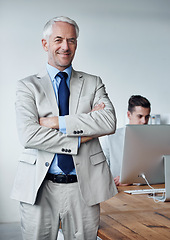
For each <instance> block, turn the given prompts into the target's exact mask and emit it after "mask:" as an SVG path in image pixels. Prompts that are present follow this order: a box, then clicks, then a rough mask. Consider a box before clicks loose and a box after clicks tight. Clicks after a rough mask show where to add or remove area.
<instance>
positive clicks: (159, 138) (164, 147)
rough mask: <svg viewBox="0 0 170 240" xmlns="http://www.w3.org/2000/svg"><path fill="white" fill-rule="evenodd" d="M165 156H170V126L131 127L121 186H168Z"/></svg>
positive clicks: (123, 163) (123, 162) (126, 132)
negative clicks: (137, 184)
mask: <svg viewBox="0 0 170 240" xmlns="http://www.w3.org/2000/svg"><path fill="white" fill-rule="evenodd" d="M163 155H170V125H127V126H126V130H125V139H124V151H123V161H122V167H121V174H120V182H121V183H130V184H132V183H142V184H143V183H144V184H146V182H145V180H144V179H143V178H142V177H141V174H144V175H145V177H146V179H147V180H148V182H149V184H157V183H164V182H165V177H164V161H163Z"/></svg>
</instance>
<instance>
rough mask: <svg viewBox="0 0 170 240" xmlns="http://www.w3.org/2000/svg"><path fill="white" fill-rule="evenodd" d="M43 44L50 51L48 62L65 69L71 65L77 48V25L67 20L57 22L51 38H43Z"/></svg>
mask: <svg viewBox="0 0 170 240" xmlns="http://www.w3.org/2000/svg"><path fill="white" fill-rule="evenodd" d="M42 45H43V48H44V50H45V51H46V52H48V63H49V64H50V65H51V66H53V67H55V68H57V69H58V70H60V71H63V70H64V69H66V68H67V67H69V66H70V65H71V63H72V60H73V58H74V55H75V51H76V48H77V38H76V30H75V27H74V26H73V25H72V24H69V23H66V22H55V23H54V24H53V26H52V34H51V35H50V36H49V40H46V39H42Z"/></svg>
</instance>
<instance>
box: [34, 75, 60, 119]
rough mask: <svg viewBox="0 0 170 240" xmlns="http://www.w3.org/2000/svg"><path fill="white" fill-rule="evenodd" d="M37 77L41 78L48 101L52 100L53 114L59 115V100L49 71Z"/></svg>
mask: <svg viewBox="0 0 170 240" xmlns="http://www.w3.org/2000/svg"><path fill="white" fill-rule="evenodd" d="M42 75H43V76H42ZM37 77H38V78H40V84H41V85H42V87H43V89H44V92H45V95H46V97H47V99H48V101H49V102H50V106H51V107H52V112H53V114H54V115H55V116H58V115H59V109H58V104H57V100H56V97H55V93H54V89H53V85H52V82H51V79H50V77H49V75H48V73H47V71H46V74H45V75H44V74H40V75H38V76H37Z"/></svg>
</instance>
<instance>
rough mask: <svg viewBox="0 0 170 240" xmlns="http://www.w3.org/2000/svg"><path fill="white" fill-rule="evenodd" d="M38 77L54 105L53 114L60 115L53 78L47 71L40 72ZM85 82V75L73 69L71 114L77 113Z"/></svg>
mask: <svg viewBox="0 0 170 240" xmlns="http://www.w3.org/2000/svg"><path fill="white" fill-rule="evenodd" d="M37 77H38V78H39V79H40V84H41V85H42V87H43V90H44V92H45V95H46V97H47V99H48V101H49V102H50V105H51V106H52V112H53V114H54V115H55V116H59V109H58V104H57V100H56V97H55V93H54V89H53V85H52V82H51V79H50V77H49V75H48V73H47V71H45V72H42V73H40V74H39V75H37ZM83 83H84V79H83V76H82V75H81V74H80V73H78V72H76V71H75V70H74V69H73V70H72V75H71V79H70V99H69V101H70V103H69V114H70V115H72V114H75V113H76V111H77V107H78V103H79V98H80V94H81V90H82V87H83Z"/></svg>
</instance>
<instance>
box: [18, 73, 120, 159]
mask: <svg viewBox="0 0 170 240" xmlns="http://www.w3.org/2000/svg"><path fill="white" fill-rule="evenodd" d="M93 98H94V99H93V108H92V110H91V111H90V112H89V113H85V112H83V108H81V105H80V108H81V111H82V112H80V113H78V114H74V115H68V116H65V122H66V130H67V134H63V133H61V132H60V131H59V130H58V129H59V124H58V117H57V116H52V112H51V110H50V107H51V106H50V105H49V102H48V100H47V98H46V95H45V94H44V89H43V88H42V86H41V84H40V83H39V82H38V81H37V79H36V76H33V77H32V78H31V81H30V77H29V78H27V79H25V80H21V81H19V82H18V87H17V98H16V119H17V128H18V133H19V139H20V141H21V144H22V145H23V146H24V147H25V148H34V149H38V150H42V151H47V152H51V153H62V151H61V149H62V147H63V146H65V148H67V147H68V148H70V147H71V154H72V155H76V154H77V153H78V137H79V136H80V137H81V141H82V143H83V142H86V141H89V140H91V139H92V138H96V137H99V136H102V135H106V134H112V133H114V131H115V125H116V118H115V112H114V108H113V106H112V104H111V102H110V100H109V99H108V97H107V94H106V92H105V88H104V85H103V84H102V82H101V80H100V79H98V82H97V87H96V92H95V93H94V96H93ZM101 103H104V105H102V104H101ZM98 104H99V105H98ZM44 116H45V117H44ZM76 128H77V129H83V134H77V135H75V134H74V130H75V129H76Z"/></svg>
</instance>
